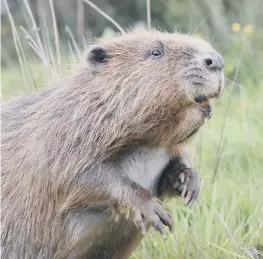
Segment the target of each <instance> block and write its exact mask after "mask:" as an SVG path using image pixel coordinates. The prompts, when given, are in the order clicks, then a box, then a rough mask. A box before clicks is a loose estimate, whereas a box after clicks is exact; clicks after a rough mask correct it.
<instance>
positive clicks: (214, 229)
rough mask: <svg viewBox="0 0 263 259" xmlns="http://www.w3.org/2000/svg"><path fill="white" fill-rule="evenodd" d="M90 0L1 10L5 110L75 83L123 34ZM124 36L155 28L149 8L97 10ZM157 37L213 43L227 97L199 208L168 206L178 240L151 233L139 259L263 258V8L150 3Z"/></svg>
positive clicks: (106, 4)
mask: <svg viewBox="0 0 263 259" xmlns="http://www.w3.org/2000/svg"><path fill="white" fill-rule="evenodd" d="M88 3H89V1H85V0H46V1H44V0H1V21H2V23H1V43H2V46H1V65H2V69H1V84H2V101H5V100H6V99H8V98H10V97H12V96H14V95H20V94H24V93H27V92H30V91H33V90H35V89H38V88H41V87H44V86H45V84H46V82H50V81H52V79H54V78H57V77H58V76H59V75H60V74H63V73H67V71H68V69H67V68H68V67H69V66H70V64H72V63H74V62H75V61H76V60H77V58H78V56H79V55H81V51H82V50H83V49H84V48H85V46H87V45H88V44H89V43H91V42H93V41H94V40H95V38H97V37H113V36H114V34H115V33H116V32H118V29H117V28H116V26H114V25H113V24H112V23H111V22H110V21H108V20H107V19H106V18H105V17H104V16H103V15H101V14H100V13H99V12H98V11H97V10H95V9H94V8H93V7H92V6H90V4H88ZM93 3H95V4H96V6H97V7H99V8H100V9H101V10H103V11H104V12H105V13H106V14H108V15H109V16H110V17H112V18H113V19H114V20H115V21H116V22H117V23H118V24H119V25H120V26H121V27H122V28H129V27H138V26H143V27H147V22H146V20H147V15H146V13H147V10H146V1H144V0H130V1H123V0H107V1H106V0H96V1H93ZM151 21H152V27H154V28H157V29H161V30H167V31H169V32H174V31H178V32H183V33H189V34H193V36H195V37H202V38H204V39H206V40H207V41H209V42H210V43H211V44H212V45H213V46H214V47H215V48H216V49H217V50H218V51H219V52H220V53H222V55H223V56H224V59H225V74H226V75H225V76H226V91H225V94H224V96H223V98H222V99H221V100H220V101H219V102H217V104H216V108H215V111H214V116H213V118H212V119H211V120H210V122H209V123H208V125H207V126H206V127H205V129H204V130H203V131H202V132H201V134H199V136H198V138H197V139H196V141H195V143H194V145H193V147H192V153H193V156H194V160H195V167H196V168H197V169H198V170H199V171H200V173H201V175H202V178H203V188H202V191H201V193H200V196H199V200H198V202H197V203H196V204H195V205H194V206H193V208H191V209H190V208H186V207H184V205H182V204H181V202H180V201H179V200H176V201H174V200H173V201H169V202H168V206H169V208H170V210H171V211H172V213H173V216H174V219H175V228H176V232H175V233H174V234H171V235H168V236H167V238H166V239H163V238H161V237H160V236H159V234H157V233H155V232H154V231H150V233H149V234H148V235H147V237H146V238H145V239H144V241H143V242H142V243H141V244H140V246H139V247H138V249H137V250H136V251H135V252H134V254H133V255H132V258H222V259H225V258H258V259H260V258H263V254H262V253H263V118H262V115H263V1H262V0H199V1H194V0H166V1H162V0H152V1H151Z"/></svg>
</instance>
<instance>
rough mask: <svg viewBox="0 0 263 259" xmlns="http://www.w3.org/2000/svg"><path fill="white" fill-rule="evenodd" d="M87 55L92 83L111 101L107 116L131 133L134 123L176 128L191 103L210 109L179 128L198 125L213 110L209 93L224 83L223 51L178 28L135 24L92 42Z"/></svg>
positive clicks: (219, 89)
mask: <svg viewBox="0 0 263 259" xmlns="http://www.w3.org/2000/svg"><path fill="white" fill-rule="evenodd" d="M87 61H88V67H89V71H92V79H91V80H92V81H93V84H92V86H93V87H95V88H96V91H97V92H100V94H101V95H102V96H100V98H101V99H102V101H101V103H103V104H105V106H107V108H105V109H104V110H106V111H107V112H108V113H109V114H108V115H107V116H106V115H104V117H107V118H109V117H110V118H114V120H115V124H120V122H116V121H117V117H118V118H119V121H121V124H122V125H125V126H122V127H127V128H129V129H131V130H132V131H133V133H134V132H136V129H134V127H135V126H134V125H139V126H140V127H141V128H140V129H138V132H139V130H141V131H145V132H147V134H149V132H150V131H151V132H153V129H156V134H155V137H156V138H157V137H159V136H161V135H164V134H166V135H169V134H174V133H172V131H174V128H175V125H178V123H179V122H180V121H182V119H183V118H185V117H186V113H184V114H182V113H183V112H184V111H185V110H187V107H189V108H190V109H191V110H195V108H196V111H198V112H199V111H200V110H202V109H204V107H205V108H207V109H205V110H206V112H204V113H203V115H200V116H199V117H200V119H199V121H196V122H194V118H197V117H198V116H196V115H195V114H194V113H191V114H192V119H191V118H190V119H189V125H185V126H183V129H180V130H181V131H185V130H186V128H189V129H194V128H198V127H200V125H202V124H203V121H204V117H207V116H209V115H210V106H209V102H208V101H209V99H210V98H214V97H219V96H220V95H221V93H222V91H223V89H224V74H223V67H224V62H223V59H222V57H221V55H220V54H218V53H217V52H216V51H215V50H214V49H213V48H212V47H211V46H210V45H209V44H208V43H207V42H205V41H204V40H201V39H196V38H194V37H191V36H187V35H181V34H178V33H174V34H170V33H162V32H159V31H146V30H136V31H133V32H131V33H127V34H125V35H122V36H119V37H116V38H114V39H111V40H106V41H103V42H102V44H101V45H97V46H93V47H91V48H90V50H89V51H88V54H87ZM100 107H101V106H100ZM188 110H189V109H188ZM113 115H114V116H113ZM187 116H188V117H189V115H187ZM190 116H191V115H190ZM202 116H203V117H202ZM194 123H195V125H193V124H194ZM131 125H133V126H131ZM139 126H138V127H139ZM148 130H149V131H148ZM168 130H170V131H169V132H168ZM141 131H140V132H141ZM161 131H162V132H161ZM164 131H165V132H166V133H164ZM134 134H135V133H134ZM140 134H141V133H140ZM138 135H139V134H138ZM176 136H177V135H176ZM176 136H175V137H174V138H177V137H176Z"/></svg>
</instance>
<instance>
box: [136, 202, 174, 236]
mask: <svg viewBox="0 0 263 259" xmlns="http://www.w3.org/2000/svg"><path fill="white" fill-rule="evenodd" d="M131 220H132V221H133V222H134V223H135V225H136V226H137V227H138V228H139V229H140V230H141V231H142V233H143V234H145V233H146V226H147V223H148V222H149V223H150V224H151V225H152V226H153V227H154V228H155V229H156V230H157V231H159V232H160V233H161V234H164V233H165V230H164V225H165V226H168V228H169V229H170V231H172V230H173V220H172V217H171V215H170V214H169V212H167V211H166V210H165V208H164V206H163V204H162V202H161V201H160V200H158V199H157V198H151V199H149V200H148V201H144V202H143V204H141V205H140V209H133V211H132V213H131Z"/></svg>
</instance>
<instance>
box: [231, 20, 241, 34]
mask: <svg viewBox="0 0 263 259" xmlns="http://www.w3.org/2000/svg"><path fill="white" fill-rule="evenodd" d="M240 29H241V25H240V23H236V22H235V23H233V24H232V30H233V31H234V32H239V31H240Z"/></svg>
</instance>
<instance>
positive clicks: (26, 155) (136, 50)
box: [1, 31, 222, 258]
mask: <svg viewBox="0 0 263 259" xmlns="http://www.w3.org/2000/svg"><path fill="white" fill-rule="evenodd" d="M155 46H157V47H159V48H161V49H162V50H163V52H164V56H163V57H162V58H161V59H151V58H150V57H149V51H151V49H152V48H154V47H155ZM103 48H105V49H106V50H107V54H108V58H107V62H105V64H104V63H103V64H92V63H90V62H88V63H87V65H84V66H82V67H81V68H79V69H78V70H77V71H76V72H75V73H74V74H71V75H70V76H68V77H67V78H64V79H63V80H62V81H61V82H60V83H58V84H57V85H54V86H53V87H52V88H50V89H48V90H46V91H44V92H43V93H36V94H33V95H31V96H27V97H23V98H22V99H18V100H14V101H13V102H10V103H9V104H7V105H6V106H5V107H3V109H2V110H3V114H2V219H1V220H2V255H3V258H82V256H84V254H85V251H87V250H88V249H90V250H92V246H91V243H92V242H96V241H95V240H99V239H96V236H98V237H99V235H100V234H101V231H103V224H106V223H105V221H103V220H102V219H101V218H99V217H98V215H99V214H101V213H102V212H101V211H102V208H105V207H106V208H109V207H112V206H115V205H116V204H117V206H120V208H122V206H124V207H127V208H128V209H127V210H125V213H128V212H129V213H131V212H132V211H134V209H135V208H136V210H137V209H138V210H139V211H140V210H141V209H143V208H144V207H145V206H146V205H145V204H146V203H145V202H148V200H149V199H151V197H145V198H143V197H142V192H141V190H142V191H144V189H143V188H141V187H140V186H139V185H136V184H135V183H133V182H132V181H131V180H130V179H129V176H128V175H126V173H125V172H124V173H123V174H117V173H116V172H115V170H114V164H115V162H114V161H116V160H118V159H119V157H120V155H121V154H123V152H126V151H127V150H129V147H130V146H131V144H132V145H134V143H136V145H140V146H141V145H143V146H146V147H148V148H167V149H168V150H176V151H173V152H180V150H181V147H182V146H183V145H184V143H185V141H186V139H187V138H188V136H189V135H191V133H192V132H193V131H195V130H197V129H198V128H200V127H201V126H202V125H203V123H204V115H203V112H202V109H201V108H200V106H199V105H197V104H196V103H194V102H193V99H194V98H195V97H196V96H199V95H205V96H208V97H211V96H215V95H218V94H219V92H220V91H221V90H220V84H221V83H220V80H222V75H221V74H213V76H212V75H211V73H210V74H209V73H208V72H207V71H205V70H204V69H203V75H205V77H206V84H207V85H208V86H209V87H203V88H202V87H201V88H200V87H196V88H194V87H192V84H191V83H189V79H185V78H184V74H183V73H184V70H185V68H186V67H187V66H188V65H189V64H192V63H193V60H194V62H196V64H198V66H199V65H200V64H201V63H200V62H201V61H200V57H201V56H202V55H203V54H204V53H209V52H214V50H213V49H212V48H211V47H210V46H209V45H208V44H207V43H206V42H203V41H201V40H196V39H193V38H191V37H189V36H183V35H177V34H168V33H161V32H157V31H154V32H147V31H135V32H132V33H127V35H124V36H121V37H118V38H115V39H113V40H110V41H105V42H104V43H103ZM187 64H188V65H187ZM196 64H195V66H196ZM204 85H205V84H204ZM111 165H112V166H111ZM149 195H151V194H149ZM147 204H148V203H147ZM87 208H89V209H90V211H89V212H88V213H87V214H85V213H86V210H87ZM87 215H88V220H86V219H85V217H86V216H87ZM103 215H104V214H103ZM126 216H127V215H126ZM91 222H92V223H91ZM103 222H104V223H103ZM127 224H130V225H131V226H133V227H134V224H133V223H132V222H130V223H127ZM80 226H81V227H80ZM113 227H114V226H113ZM133 231H135V232H136V228H135V229H134V230H133ZM136 235H138V233H137V234H136ZM87 244H89V247H88V248H87ZM127 251H129V252H127ZM127 251H124V252H123V255H122V256H124V257H125V256H126V255H125V254H127V255H128V254H129V253H130V252H131V251H132V249H128V250H127ZM93 258H95V257H93ZM105 258H108V257H106V256H105ZM109 258H111V257H109ZM119 258H121V257H119Z"/></svg>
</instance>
